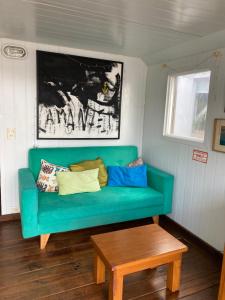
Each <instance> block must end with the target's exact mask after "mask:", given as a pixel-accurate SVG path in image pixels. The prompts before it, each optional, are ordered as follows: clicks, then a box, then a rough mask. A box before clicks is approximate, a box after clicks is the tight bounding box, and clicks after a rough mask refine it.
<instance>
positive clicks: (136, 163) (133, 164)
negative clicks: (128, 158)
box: [128, 157, 144, 167]
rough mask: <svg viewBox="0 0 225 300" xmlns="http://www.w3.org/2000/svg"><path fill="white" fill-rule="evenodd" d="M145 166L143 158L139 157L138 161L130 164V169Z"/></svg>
mask: <svg viewBox="0 0 225 300" xmlns="http://www.w3.org/2000/svg"><path fill="white" fill-rule="evenodd" d="M143 164H144V161H143V159H142V158H141V157H139V158H138V159H136V160H134V161H132V162H130V163H129V164H128V167H137V166H142V165H143Z"/></svg>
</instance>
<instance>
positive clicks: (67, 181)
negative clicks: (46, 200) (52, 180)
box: [56, 169, 101, 195]
mask: <svg viewBox="0 0 225 300" xmlns="http://www.w3.org/2000/svg"><path fill="white" fill-rule="evenodd" d="M62 173H63V175H62ZM56 179H57V182H58V186H59V195H70V194H76V193H87V192H97V191H100V189H101V188H100V185H99V181H98V169H92V170H86V171H82V172H57V173H56Z"/></svg>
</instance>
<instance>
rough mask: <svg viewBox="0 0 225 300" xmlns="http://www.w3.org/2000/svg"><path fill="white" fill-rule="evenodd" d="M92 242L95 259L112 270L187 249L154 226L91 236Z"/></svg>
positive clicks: (161, 229) (157, 226)
mask: <svg viewBox="0 0 225 300" xmlns="http://www.w3.org/2000/svg"><path fill="white" fill-rule="evenodd" d="M91 240H92V243H93V245H94V247H95V249H96V251H97V253H98V255H100V257H101V258H102V259H103V261H104V262H105V263H107V264H108V265H109V266H110V267H112V269H113V268H115V267H117V266H121V265H125V264H127V263H131V262H134V261H141V260H144V259H151V258H152V259H154V258H156V257H157V258H160V256H162V257H164V256H165V255H169V254H176V253H182V252H186V251H187V250H188V248H187V246H186V245H184V244H183V243H181V242H180V241H179V240H177V239H176V238H175V237H173V236H172V235H171V234H169V233H168V232H167V231H165V230H164V229H163V228H161V227H160V226H159V225H156V224H151V225H145V226H140V227H134V228H129V229H124V230H118V231H114V232H109V233H103V234H98V235H93V236H91Z"/></svg>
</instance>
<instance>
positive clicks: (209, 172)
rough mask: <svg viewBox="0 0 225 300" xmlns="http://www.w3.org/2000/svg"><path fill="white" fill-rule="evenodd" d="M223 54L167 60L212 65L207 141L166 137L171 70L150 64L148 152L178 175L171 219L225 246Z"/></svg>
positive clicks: (178, 65)
mask: <svg viewBox="0 0 225 300" xmlns="http://www.w3.org/2000/svg"><path fill="white" fill-rule="evenodd" d="M221 53H222V55H223V56H222V57H221V58H219V59H218V60H215V58H209V59H208V57H209V56H210V55H211V53H203V54H201V55H194V56H190V57H185V58H184V59H180V60H177V61H173V62H171V63H168V65H169V66H170V67H171V68H174V69H176V70H177V71H190V70H193V69H196V68H197V69H198V68H210V69H211V70H212V79H211V88H210V96H209V106H208V113H207V126H206V139H205V143H204V144H198V143H191V142H185V141H182V140H175V139H171V138H166V137H163V135H162V133H163V122H164V110H165V100H166V83H167V76H168V74H169V73H171V72H172V70H171V69H169V68H163V67H162V66H161V65H155V66H151V67H150V68H149V72H148V81H147V82H148V83H147V97H146V105H145V119H144V136H143V156H144V159H145V160H146V161H147V162H149V163H151V164H153V165H155V166H157V167H159V168H161V169H164V170H166V171H168V172H170V173H172V174H174V175H175V190H174V199H173V212H172V214H171V218H172V219H174V220H175V221H176V222H178V223H179V224H181V225H183V226H184V227H185V228H187V229H189V230H190V231H192V232H193V233H194V234H196V235H197V236H199V237H200V238H202V239H203V240H205V241H206V242H208V243H209V244H210V245H212V246H214V247H216V248H217V249H218V250H221V251H222V250H223V247H224V241H225V153H218V152H214V151H211V149H212V134H213V121H214V118H225V113H224V107H225V95H224V88H225V50H224V49H222V50H221ZM204 60H205V62H203V61H204ZM173 72H174V71H173ZM193 149H200V150H203V151H207V152H208V153H209V158H208V164H203V163H199V162H196V161H193V160H192V151H193Z"/></svg>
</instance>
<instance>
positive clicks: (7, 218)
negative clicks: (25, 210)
mask: <svg viewBox="0 0 225 300" xmlns="http://www.w3.org/2000/svg"><path fill="white" fill-rule="evenodd" d="M18 220H20V214H19V213H16V214H8V215H0V222H8V221H18Z"/></svg>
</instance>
